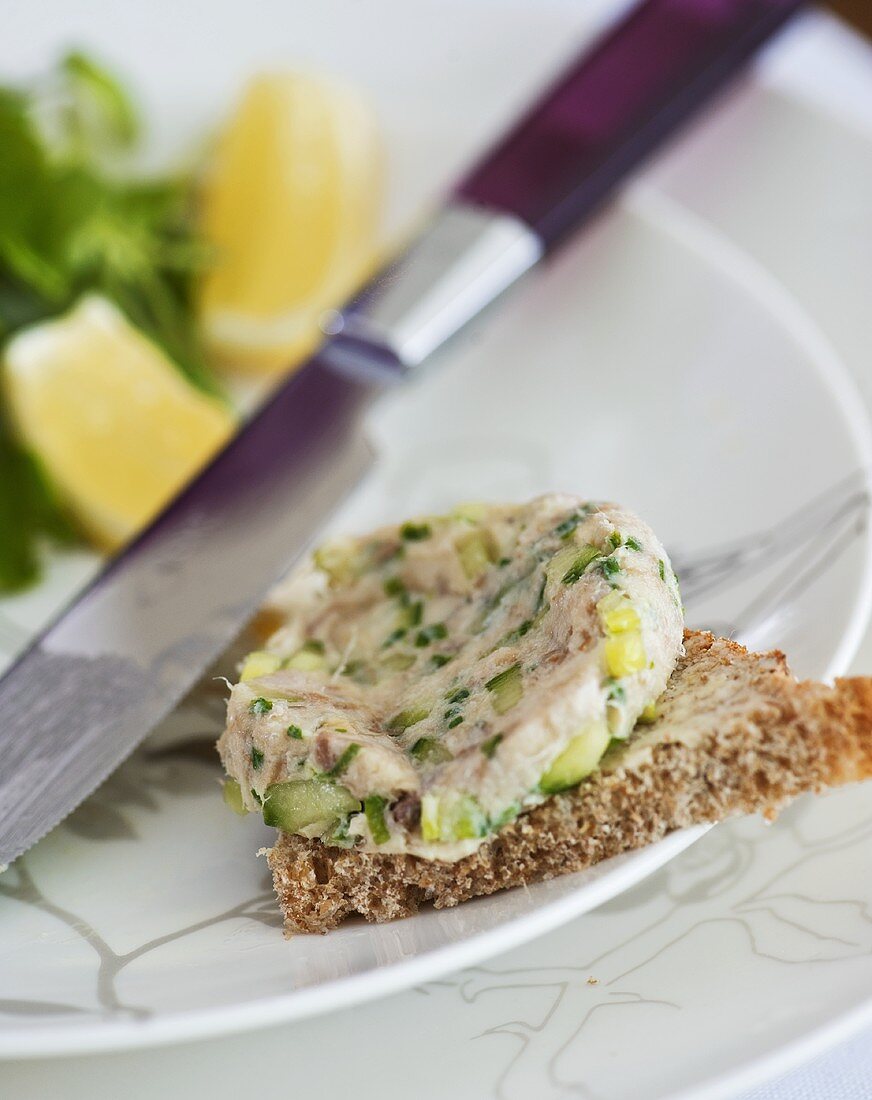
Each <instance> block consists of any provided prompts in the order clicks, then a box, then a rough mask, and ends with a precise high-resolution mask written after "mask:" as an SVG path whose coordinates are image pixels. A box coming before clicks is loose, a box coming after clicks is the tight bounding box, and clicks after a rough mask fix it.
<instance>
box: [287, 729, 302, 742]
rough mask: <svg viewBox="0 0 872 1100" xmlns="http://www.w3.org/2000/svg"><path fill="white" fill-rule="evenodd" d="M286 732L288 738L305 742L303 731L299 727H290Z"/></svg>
mask: <svg viewBox="0 0 872 1100" xmlns="http://www.w3.org/2000/svg"><path fill="white" fill-rule="evenodd" d="M286 732H287V735H288V737H293V739H294V740H295V741H302V740H303V731H302V730H301V729H300V727H299V726H288V728H287V731H286Z"/></svg>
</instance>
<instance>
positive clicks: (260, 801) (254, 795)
mask: <svg viewBox="0 0 872 1100" xmlns="http://www.w3.org/2000/svg"><path fill="white" fill-rule="evenodd" d="M251 797H252V798H253V799H254V801H255V802H256V803H257V804H258V806H262V805H263V799H262V798H261V797H260V795H259V794H258V793H257V791H256V790H255V789H254V787H252V788H251Z"/></svg>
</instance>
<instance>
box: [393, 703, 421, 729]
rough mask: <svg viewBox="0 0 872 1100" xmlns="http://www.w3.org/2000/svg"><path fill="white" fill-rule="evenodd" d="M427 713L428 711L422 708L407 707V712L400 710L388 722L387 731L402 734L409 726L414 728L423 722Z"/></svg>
mask: <svg viewBox="0 0 872 1100" xmlns="http://www.w3.org/2000/svg"><path fill="white" fill-rule="evenodd" d="M429 713H430V711H429V709H426V710H425V709H424V707H409V708H408V710H401V711H400V712H399V713H398V714H395V715H394V716H393V718H392V719H391V720H390V722H388V729H389V730H391V731H392V732H398V733H402V731H403V730H406V729H408V728H409V726H416V725H417V724H418V722H423V721H424V719H425V718H426V717H427V715H428V714H429Z"/></svg>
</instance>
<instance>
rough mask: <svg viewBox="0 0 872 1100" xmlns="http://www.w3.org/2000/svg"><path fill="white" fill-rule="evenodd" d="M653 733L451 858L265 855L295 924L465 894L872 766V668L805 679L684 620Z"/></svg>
mask: <svg viewBox="0 0 872 1100" xmlns="http://www.w3.org/2000/svg"><path fill="white" fill-rule="evenodd" d="M659 709H660V716H659V718H658V719H657V721H656V723H655V724H654V725H653V726H652V727H650V730H649V731H647V732H646V734H645V739H646V741H649V742H650V743H651V749H650V753H649V754H648V756H647V758H644V759H642V760H638V759H636V760H634V761H630V760H628V763H627V766H625V767H622V766H617V767H615V769H614V770H612V771H608V772H606V771H602V772H597V773H595V774H594V775H593V776H591V778H590V779H588V780H586V781H585V782H584V783H582V785H581V786H580V787H578V788H576V789H574V790H572V791H569V792H567V793H565V794H560V795H555V796H554V797H552V798H549V799H548V800H547V801H546V802H544V803H542V804H541V805H540V806H537V807H535V808H534V809H532V810H530V811H529V812H527V813H525V814H523V815H522V816H521V817H519V818H518V819H517V820H516V821H515V822H513V823H512V824H511V825H508V826H506V827H504V828H503V829H501V830H500V832H499V833H498V834H497V835H495V836H494V837H493V838H491V839H490V840H488V841H486V842H485V843H484V844H482V846H481V847H480V848H479V849H478V850H477V851H476V852H474V853H473V854H472V855H470V856H467V857H465V858H464V859H461V860H458V861H457V862H455V863H448V862H436V861H431V860H424V859H420V858H418V857H415V856H408V855H381V854H377V853H375V854H373V853H365V852H357V851H354V850H347V849H342V848H335V847H329V846H327V845H325V844H323V843H322V842H321V841H320V840H307V839H305V838H304V837H300V836H289V835H285V834H281V833H280V834H279V838H278V841H277V843H276V845H275V846H274V847H273V848H272V849H270V851H269V852H268V853H267V856H268V861H269V865H270V868H271V870H272V874H273V883H274V886H275V890H276V895H277V897H278V900H279V904H280V905H281V908H282V912H283V914H284V918H285V928H286V930H287V932H288V933H294V932H327V931H329V930H330V929H332V928H335V927H336V926H337V925H338V924H339V923H340V922H341V921H342V920H343V919H344V918H345V917H346V916H348V915H349V914H351V913H359V914H361V915H362V916H363V917H365V918H366V919H367V920H370V921H388V920H394V919H396V918H398V917H406V916H410V915H411V914H413V913H415V912H416V911H417V910H418V909H419V908H420V906H421V905H423V904H424V903H432V904H433V905H434V906H435V907H436V908H443V907H446V906H452V905H457V904H459V903H460V902H462V901H466V900H467V899H469V898H472V897H476V896H479V895H483V894H491V893H493V892H494V891H496V890H503V889H506V888H508V887H512V886H521V885H525V884H528V883H532V882H538V881H541V880H543V879H550V878H554V877H555V876H557V875H564V874H569V873H571V872H574V871H581V870H584V869H585V868H587V867H590V866H591V865H593V864H595V863H598V862H599V861H600V860H603V859H608V858H609V857H611V856H615V855H619V854H620V853H621V852H626V851H629V850H631V849H634V848H641V847H643V846H644V845H646V844H651V843H652V842H654V841H656V840H659V839H661V838H662V837H664V836H665V835H666V834H667V833H669V832H671V831H672V830H674V829H680V828H683V827H685V826H688V825H693V824H698V823H704V822H715V821H721V820H723V819H724V818H727V817H731V816H734V815H737V814H744V813H753V812H761V813H763V814H765V815H766V816H767V817H770V818H771V817H774V816H775V814H776V813H777V811H778V810H779V809H780V808H781V807H782V806H783V805H784V804H785V803H787V802H789V801H790V800H791V799H793V798H795V797H797V795H799V794H802V793H804V792H806V791H819V790H821V789H823V788H824V787H828V786H838V785H840V784H843V783H848V782H853V781H857V780H861V779H865V778H868V777H869V776H872V678H853V679H845V680H837V681H836V683H835V685H834V686H832V687H829V686H827V685H824V684H819V683H814V682H804V683H800V682H798V681H797V680H795V679H794V678H793V677H792V675H791V674H790V672H789V670H788V668H787V663H786V661H785V659H784V656H783V655H782V654H780V653H777V652H773V653H769V654H754V653H749V652H748V650H746V649H745V648H744V647H743V646H740V645H737V644H736V643H735V642H731V641H729V640H727V639H725V638H716V637H714V636H713V635H711V634H706V633H702V632H691V631H688V632H687V633H686V635H685V655H684V657H683V658H682V659H681V660H680V662H679V664H678V667H677V668H676V670H675V672H674V673H673V675H672V678H671V679H670V682H669V685H668V687H667V690H666V692H665V694H664V696H663V697H662V699H661V701H660V703H659Z"/></svg>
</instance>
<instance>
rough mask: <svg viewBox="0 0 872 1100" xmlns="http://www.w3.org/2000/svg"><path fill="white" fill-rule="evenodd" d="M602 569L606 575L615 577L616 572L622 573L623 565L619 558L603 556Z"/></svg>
mask: <svg viewBox="0 0 872 1100" xmlns="http://www.w3.org/2000/svg"><path fill="white" fill-rule="evenodd" d="M602 570H603V575H604V576H606V577H614V576H615V574H616V573H620V571H621V566H620V564H619V563H618V560H617V558H603V560H602Z"/></svg>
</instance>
